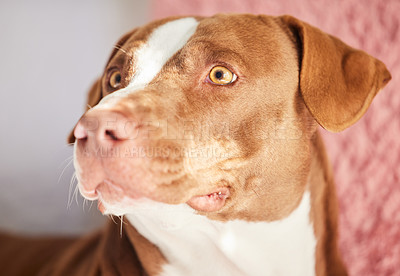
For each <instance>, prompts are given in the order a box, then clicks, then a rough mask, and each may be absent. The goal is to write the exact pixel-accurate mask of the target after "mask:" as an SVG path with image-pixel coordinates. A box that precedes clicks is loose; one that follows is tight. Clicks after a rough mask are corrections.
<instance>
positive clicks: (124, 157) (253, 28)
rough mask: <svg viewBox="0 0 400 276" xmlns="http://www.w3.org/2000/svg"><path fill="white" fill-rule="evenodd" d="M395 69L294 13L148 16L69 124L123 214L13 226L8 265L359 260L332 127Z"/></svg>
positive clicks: (177, 270) (355, 114)
mask: <svg viewBox="0 0 400 276" xmlns="http://www.w3.org/2000/svg"><path fill="white" fill-rule="evenodd" d="M390 79H391V75H390V73H389V72H388V70H387V69H386V67H385V65H384V64H383V63H382V62H381V61H379V60H377V59H375V58H373V57H371V56H370V55H368V54H367V53H365V52H363V51H360V50H357V49H354V48H351V47H349V46H347V45H346V44H344V43H343V42H341V41H340V40H339V39H337V38H335V37H333V36H330V35H328V34H326V33H324V32H323V31H321V30H319V29H317V28H315V27H313V26H310V25H308V24H307V23H305V22H302V21H300V20H298V19H296V18H294V17H291V16H278V17H272V16H266V15H250V14H218V15H215V16H212V17H170V18H166V19H162V20H158V21H154V22H151V23H149V24H148V25H145V26H143V27H139V28H136V29H134V30H133V31H131V32H129V33H128V34H126V35H124V36H123V37H122V38H121V39H120V40H119V42H118V43H117V45H116V47H115V49H114V50H113V51H112V53H111V56H110V58H109V60H108V62H107V65H106V67H105V70H104V74H103V76H102V77H101V78H99V79H98V80H97V81H96V82H95V83H94V85H93V87H92V88H91V90H90V91H89V95H88V109H87V111H86V112H85V114H84V115H83V116H82V117H81V119H80V120H79V122H78V123H77V125H76V126H75V128H74V130H73V132H72V134H71V135H70V137H69V142H70V143H74V166H75V170H76V176H77V180H78V187H79V190H80V193H81V194H82V196H83V197H84V198H86V199H88V200H97V201H98V208H99V210H100V211H101V212H102V213H103V214H105V215H113V216H120V217H121V219H122V220H123V223H121V229H119V226H118V225H115V224H113V223H109V224H108V225H107V226H106V227H105V228H104V229H101V230H99V231H98V232H96V233H93V234H90V235H88V236H86V237H83V238H79V239H62V240H60V239H56V238H45V239H40V240H37V239H35V240H33V239H26V238H18V237H11V236H4V235H3V236H2V238H1V239H0V241H1V248H0V262H1V263H2V265H1V267H2V271H3V272H4V273H5V274H4V275H230V276H233V275H347V270H346V267H345V265H344V263H343V261H342V259H341V257H340V253H339V250H338V245H337V241H338V232H337V225H338V206H337V198H336V193H335V186H334V180H333V174H332V170H331V168H330V165H329V161H328V159H327V155H326V153H325V150H324V145H323V141H322V139H321V135H320V134H319V131H318V126H322V127H323V128H325V129H327V130H329V131H333V132H338V131H342V130H344V129H346V128H347V127H349V126H351V125H352V124H354V123H355V122H356V121H357V120H358V119H360V117H361V116H362V115H363V114H364V113H365V112H366V110H367V108H368V106H369V105H370V103H371V101H372V100H373V98H374V96H375V95H376V94H377V93H378V92H379V91H380V90H381V89H382V88H383V87H384V86H385V85H386V84H387V83H388V82H389V80H390ZM12 264H16V265H12Z"/></svg>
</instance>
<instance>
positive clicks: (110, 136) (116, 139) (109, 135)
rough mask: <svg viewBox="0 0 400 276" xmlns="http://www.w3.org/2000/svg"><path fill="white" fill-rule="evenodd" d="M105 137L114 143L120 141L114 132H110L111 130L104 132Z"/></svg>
mask: <svg viewBox="0 0 400 276" xmlns="http://www.w3.org/2000/svg"><path fill="white" fill-rule="evenodd" d="M105 134H106V137H109V138H111V140H114V141H118V140H120V139H119V138H118V137H117V135H116V134H115V133H114V131H112V130H106V133H105Z"/></svg>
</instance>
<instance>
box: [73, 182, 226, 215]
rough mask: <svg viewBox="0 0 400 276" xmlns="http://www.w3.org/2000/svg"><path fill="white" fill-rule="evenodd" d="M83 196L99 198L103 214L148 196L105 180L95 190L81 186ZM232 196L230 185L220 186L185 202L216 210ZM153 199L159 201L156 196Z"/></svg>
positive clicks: (201, 210) (196, 206) (203, 210)
mask: <svg viewBox="0 0 400 276" xmlns="http://www.w3.org/2000/svg"><path fill="white" fill-rule="evenodd" d="M80 192H81V194H82V196H83V197H84V198H86V199H88V200H97V201H98V203H97V207H98V209H99V211H100V212H101V213H102V214H107V213H112V212H110V210H108V209H109V207H110V206H113V205H118V206H119V209H125V208H126V209H127V210H129V209H130V207H131V206H129V205H130V204H134V202H135V200H138V199H140V198H146V196H145V195H142V194H139V193H136V194H135V195H134V196H131V194H130V195H128V196H127V195H126V194H127V193H126V192H125V191H124V190H123V189H122V188H121V187H119V186H117V185H115V184H114V183H113V182H112V181H109V180H105V181H104V182H103V183H102V184H101V185H99V186H98V188H96V190H94V191H86V190H84V189H82V187H81V186H80ZM229 196H230V189H229V187H218V188H214V189H212V190H211V192H209V193H206V194H200V195H194V196H192V197H190V199H189V200H187V201H186V202H185V203H186V204H187V205H189V206H190V207H191V208H193V209H194V210H196V211H199V212H216V211H219V210H220V209H222V207H224V205H225V203H226V200H227V199H228V198H229ZM151 199H152V200H155V201H157V200H156V199H154V198H151Z"/></svg>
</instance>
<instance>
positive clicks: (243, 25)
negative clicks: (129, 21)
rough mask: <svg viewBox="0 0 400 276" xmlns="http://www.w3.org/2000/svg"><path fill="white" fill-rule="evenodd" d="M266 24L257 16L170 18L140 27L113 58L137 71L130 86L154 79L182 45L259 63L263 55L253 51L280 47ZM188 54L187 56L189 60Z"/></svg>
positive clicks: (265, 50)
mask: <svg viewBox="0 0 400 276" xmlns="http://www.w3.org/2000/svg"><path fill="white" fill-rule="evenodd" d="M271 22H272V21H271ZM271 22H270V23H271ZM267 23H268V22H267ZM267 25H268V24H266V22H265V20H260V18H259V17H258V16H254V15H216V16H214V17H180V18H179V17H178V18H177V17H175V18H167V19H163V20H159V21H154V22H152V23H150V24H148V25H145V26H143V27H140V28H138V29H137V30H136V31H135V32H134V33H133V34H132V35H131V36H130V38H128V39H127V41H126V42H125V43H124V45H123V46H122V45H121V46H122V49H121V51H119V52H118V53H117V54H116V55H115V57H114V58H113V59H114V60H116V59H117V60H124V61H125V62H124V63H125V64H129V66H127V67H130V68H129V69H130V70H132V71H134V74H133V76H132V78H129V86H142V85H146V84H148V83H149V82H151V81H152V80H153V79H154V77H155V76H156V75H157V74H158V73H159V72H160V71H161V69H162V68H163V67H164V66H165V64H166V63H167V61H168V60H170V59H171V58H172V57H173V56H174V55H175V54H176V53H178V52H179V51H180V50H182V49H183V48H185V49H192V50H193V49H196V50H197V51H196V52H197V53H199V51H198V50H199V49H201V50H202V52H207V51H208V52H210V53H212V54H210V55H209V56H213V57H216V56H218V55H221V56H223V57H226V56H229V57H232V58H233V59H236V60H239V59H242V60H247V61H249V60H253V59H254V60H255V62H259V60H260V56H254V53H259V54H261V53H260V51H262V52H265V53H272V52H273V51H276V50H275V49H277V47H276V45H274V43H275V42H276V41H274V40H273V39H272V38H273V36H271V35H268V33H267V32H266V30H267V28H266V27H267ZM265 38H267V40H266V39H265ZM266 41H268V43H265V42H266ZM261 46H262V47H261ZM188 53H189V54H188V55H185V58H189V59H190V58H191V56H190V51H189V52H188ZM275 56H276V55H275ZM127 58H128V59H129V60H128V61H126V59H127ZM257 60H258V61H257ZM252 62H253V61H252ZM127 69H128V68H127Z"/></svg>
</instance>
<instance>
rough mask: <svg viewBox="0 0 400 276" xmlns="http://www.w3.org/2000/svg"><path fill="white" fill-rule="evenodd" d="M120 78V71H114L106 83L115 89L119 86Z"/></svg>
mask: <svg viewBox="0 0 400 276" xmlns="http://www.w3.org/2000/svg"><path fill="white" fill-rule="evenodd" d="M121 79H122V77H121V73H120V72H119V71H114V72H112V74H111V75H110V79H109V81H108V84H109V85H110V87H112V88H115V89H117V88H119V87H120V86H121Z"/></svg>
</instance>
